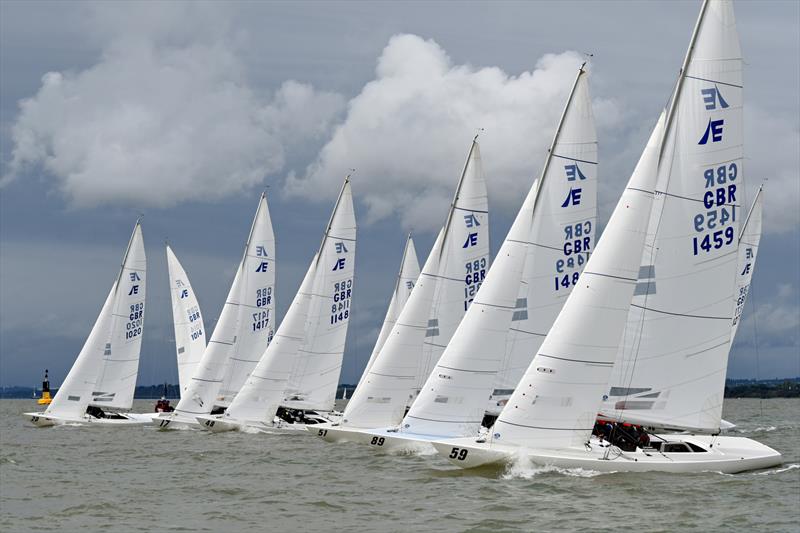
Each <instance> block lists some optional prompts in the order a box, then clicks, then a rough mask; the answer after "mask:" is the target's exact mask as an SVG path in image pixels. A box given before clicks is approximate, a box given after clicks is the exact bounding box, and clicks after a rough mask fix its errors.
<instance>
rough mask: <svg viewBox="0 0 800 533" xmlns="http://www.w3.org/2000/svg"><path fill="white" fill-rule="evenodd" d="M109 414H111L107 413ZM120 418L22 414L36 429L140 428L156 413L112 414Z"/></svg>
mask: <svg viewBox="0 0 800 533" xmlns="http://www.w3.org/2000/svg"><path fill="white" fill-rule="evenodd" d="M109 414H111V413H109ZM113 415H114V416H117V417H121V418H95V417H93V416H88V415H84V416H82V417H80V418H68V417H60V416H57V415H51V414H45V413H23V416H26V417H30V422H31V423H32V424H33V425H34V426H36V427H50V426H59V425H64V424H81V425H87V426H142V425H146V424H149V423H151V422H152V420H153V418H154V417H155V416H157V414H156V413H113Z"/></svg>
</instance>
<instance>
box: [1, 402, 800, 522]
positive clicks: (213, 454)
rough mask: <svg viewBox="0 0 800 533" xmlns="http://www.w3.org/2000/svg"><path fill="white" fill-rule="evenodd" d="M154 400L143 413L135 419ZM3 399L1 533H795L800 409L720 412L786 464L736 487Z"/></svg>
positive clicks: (753, 406)
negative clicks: (166, 423)
mask: <svg viewBox="0 0 800 533" xmlns="http://www.w3.org/2000/svg"><path fill="white" fill-rule="evenodd" d="M153 404H154V401H137V402H136V405H135V409H134V411H135V412H146V411H150V410H152V407H153ZM36 409H37V406H36V405H35V402H33V401H32V400H2V401H0V444H1V447H0V531H4V532H17V531H59V530H60V531H80V532H89V531H110V530H115V531H324V532H327V531H380V532H394V531H577V530H583V531H614V532H626V533H627V532H631V531H637V532H641V531H646V532H657V531H703V532H705V531H769V532H777V531H794V532H797V531H800V400H797V399H792V400H788V399H772V400H763V401H761V400H757V399H741V400H726V402H725V411H724V417H725V419H726V420H730V421H732V422H734V423H736V424H737V427H736V429H734V430H733V431H732V433H731V434H733V435H742V436H746V437H750V438H753V439H756V440H758V441H760V442H763V443H765V444H767V445H769V446H771V447H773V448H775V449H777V450H779V451H780V452H781V453H782V454H783V456H784V464H783V466H781V467H778V468H772V469H769V470H765V471H759V472H750V473H743V474H736V475H724V474H720V473H713V472H708V473H701V474H690V475H686V474H680V475H678V474H655V473H650V474H622V473H617V474H601V473H598V472H593V471H587V470H580V469H577V470H561V469H557V468H547V467H537V466H533V465H525V464H516V465H510V466H507V467H494V468H482V469H475V470H471V471H465V470H460V469H458V468H456V467H454V466H451V465H450V464H449V463H448V462H447V461H445V460H444V459H442V458H440V457H439V456H438V455H435V454H433V453H428V454H425V453H421V454H417V455H392V454H387V453H381V452H379V451H377V450H375V449H373V448H370V447H368V446H359V445H355V444H327V443H325V442H323V441H322V440H320V439H317V438H315V437H313V436H312V435H310V434H307V433H305V432H300V433H298V434H276V435H264V434H260V435H252V434H243V433H236V432H233V433H219V434H214V433H209V432H203V431H192V430H187V431H170V432H159V431H156V430H155V429H153V428H151V427H128V428H120V427H117V428H109V427H106V428H103V427H97V426H95V427H78V426H61V427H55V428H44V429H43V428H35V427H33V426H32V425H30V424H29V423H28V422H27V420H26V419H25V418H23V417H22V416H21V413H22V412H24V411H33V410H36Z"/></svg>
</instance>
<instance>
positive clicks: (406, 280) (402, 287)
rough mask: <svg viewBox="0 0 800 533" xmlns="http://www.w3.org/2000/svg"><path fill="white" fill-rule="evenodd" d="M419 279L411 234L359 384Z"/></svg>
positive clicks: (415, 252)
mask: <svg viewBox="0 0 800 533" xmlns="http://www.w3.org/2000/svg"><path fill="white" fill-rule="evenodd" d="M418 278H419V260H418V259H417V250H416V248H415V247H414V239H412V238H411V234H410V233H409V234H408V238H407V239H406V245H405V248H404V249H403V259H402V261H400V272H398V274H397V281H396V282H395V285H394V291H393V292H392V298H391V300H390V301H389V308H388V309H387V310H386V317H384V319H383V325H382V326H381V330H380V332H379V333H378V340H377V341H376V342H375V346H374V347H373V348H372V354H370V356H369V360H368V361H367V366H366V367H365V368H364V372H363V373H362V375H361V379H359V384H361V381H362V380H363V379H364V376H366V375H367V373H368V372H369V369H370V368H372V363H373V362H374V361H375V358H376V357H377V356H378V353H380V351H381V348H383V345H384V344H385V343H386V338H387V337H388V336H389V333H390V332H391V331H392V328H394V325H395V323H397V317H398V316H400V311H402V310H403V307H405V305H406V302H407V301H408V298H409V296H411V291H412V290H413V289H414V285H415V284H416V283H417V279H418Z"/></svg>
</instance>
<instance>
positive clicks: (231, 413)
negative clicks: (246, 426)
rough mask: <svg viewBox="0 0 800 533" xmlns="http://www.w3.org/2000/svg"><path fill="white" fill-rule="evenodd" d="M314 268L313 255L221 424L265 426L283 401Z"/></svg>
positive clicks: (302, 334) (301, 337) (302, 336)
mask: <svg viewBox="0 0 800 533" xmlns="http://www.w3.org/2000/svg"><path fill="white" fill-rule="evenodd" d="M316 264H317V257H316V255H315V256H314V259H313V260H312V261H311V265H309V267H308V271H307V272H306V275H305V277H304V278H303V282H302V283H301V284H300V288H299V289H298V291H297V294H296V295H295V297H294V300H292V305H290V306H289V310H288V311H287V312H286V316H285V317H284V319H283V321H281V324H280V326H278V330H277V332H276V333H275V336H274V338H273V339H272V342H270V343H269V346H268V347H267V349H266V351H265V352H264V355H263V356H262V357H261V360H260V361H259V362H258V364H257V365H256V367H255V369H253V372H252V373H251V374H250V376H249V377H248V378H247V381H246V382H245V384H244V386H243V387H242V389H241V390H240V391H239V393H238V394H237V395H236V397H235V398H234V399H233V401H232V402H231V404H230V406H229V407H228V408H227V409H226V410H225V414H224V417H223V418H224V419H225V420H237V421H243V422H249V423H253V422H256V423H258V422H261V423H269V422H271V421H272V419H273V418H274V416H275V412H276V411H277V410H278V407H279V406H280V404H281V401H282V400H283V396H284V391H285V390H286V383H287V382H288V380H289V374H290V373H291V370H292V367H293V364H294V360H295V356H296V354H297V352H298V350H299V349H300V347H301V346H302V345H303V341H304V339H305V326H306V320H307V318H308V308H309V305H310V303H311V300H312V298H313V297H314V295H313V294H312V292H311V289H312V284H313V281H314V277H315V276H314V274H315V272H316Z"/></svg>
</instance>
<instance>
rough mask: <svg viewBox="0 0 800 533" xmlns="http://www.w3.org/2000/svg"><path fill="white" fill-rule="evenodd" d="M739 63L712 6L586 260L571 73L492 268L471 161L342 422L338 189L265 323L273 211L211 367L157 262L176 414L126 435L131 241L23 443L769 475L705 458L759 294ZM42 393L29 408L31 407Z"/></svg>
mask: <svg viewBox="0 0 800 533" xmlns="http://www.w3.org/2000/svg"><path fill="white" fill-rule="evenodd" d="M742 86H743V81H742V57H741V51H740V48H739V40H738V34H737V31H736V22H735V17H734V13H733V6H732V2H731V1H730V0H705V1H704V2H703V4H702V7H701V10H700V14H699V16H698V19H697V23H696V25H695V28H694V31H693V34H692V37H691V41H690V44H689V48H688V51H687V53H686V56H685V59H684V62H683V65H682V68H681V70H680V73H679V76H678V80H677V83H676V85H675V87H674V90H673V93H672V95H671V98H670V100H669V103H668V105H667V107H666V109H665V110H664V111H663V112H662V113H661V116H660V117H659V118H658V120H657V121H656V123H655V126H654V127H653V130H652V133H651V135H650V137H649V139H648V141H647V144H646V146H645V147H644V150H643V151H642V154H641V157H640V159H639V161H638V163H637V165H636V167H635V168H634V170H633V172H632V174H631V177H630V179H629V180H628V183H627V185H626V187H625V189H624V191H623V193H622V195H621V197H620V199H619V201H618V202H617V204H616V208H615V209H614V211H613V213H612V215H611V217H610V219H609V221H608V223H607V225H606V227H605V229H604V231H603V233H602V237H601V238H600V239H599V241H597V238H598V228H597V178H598V173H597V168H598V150H597V145H598V141H597V135H596V132H595V125H594V117H593V114H592V101H591V98H590V95H589V85H588V73H587V70H586V66H585V64H584V65H582V66H581V67H580V69H579V70H578V73H577V75H576V78H575V81H574V83H573V85H572V89H571V91H570V92H569V96H568V99H567V102H566V105H565V107H564V110H563V113H562V115H561V118H560V121H559V123H558V125H557V127H556V129H555V134H554V137H553V141H552V144H551V145H550V148H549V149H548V151H547V154H546V157H545V162H544V166H543V169H542V172H541V174H540V176H539V177H538V178H537V179H536V180H534V182H533V184H532V186H531V188H530V190H529V192H528V194H527V196H526V198H525V200H524V202H523V204H522V206H521V208H520V210H519V212H518V214H517V216H516V218H515V220H514V222H513V224H512V226H511V228H510V230H509V232H508V235H507V237H506V239H505V241H504V242H503V243H502V246H501V247H500V249H499V252H498V254H497V257H496V258H495V260H494V262H493V265H492V266H491V268H490V257H489V204H488V196H487V190H486V180H485V177H484V174H483V167H482V160H481V152H480V146H479V144H478V142H477V136H476V137H475V139H473V141H472V143H471V145H470V148H469V153H468V155H467V159H466V162H465V164H464V167H463V170H462V172H461V174H460V177H459V180H458V183H457V186H456V191H455V194H454V196H453V201H452V203H451V205H450V207H449V209H448V211H447V214H446V217H445V220H444V224H443V226H442V227H441V230H440V231H439V233H438V235H437V238H436V241H435V243H434V245H433V247H432V249H431V250H430V252H429V254H428V257H427V259H426V261H425V263H424V265H423V267H422V269H421V270H420V266H419V262H418V260H417V253H416V249H415V246H414V242H413V240H412V238H411V236H410V235H409V236H408V237H407V239H406V241H405V246H404V250H403V254H402V260H401V265H400V270H399V272H398V275H397V278H396V280H395V284H394V290H393V292H392V293H391V299H390V302H389V306H388V309H387V311H386V315H385V318H384V321H383V324H382V327H381V329H380V331H379V333H378V336H377V339H376V342H375V344H374V348H373V350H372V353H371V355H370V357H369V360H368V361H367V364H366V367H365V369H364V372H363V375H362V376H361V378H360V380H359V382H358V385H357V387H356V389H355V391H354V392H353V394H352V397H351V398H350V399H349V401H348V403H347V406H346V407H345V409H344V412H343V413H339V412H336V411H335V409H334V401H335V395H336V389H337V386H338V383H339V378H340V373H341V369H342V362H343V357H344V352H345V341H346V338H347V330H348V325H349V323H350V320H351V315H352V312H353V307H352V298H353V295H354V292H353V291H354V275H355V251H356V230H357V228H356V220H355V210H354V206H353V196H352V192H351V184H350V177H349V176H348V177H347V178H345V180H344V183H343V184H342V187H341V190H340V192H339V195H338V197H337V199H336V202H335V205H334V208H333V212H332V214H331V217H330V220H329V222H328V224H327V226H326V228H325V232H324V235H323V238H322V242H321V244H320V246H319V248H318V249H317V251H316V253H315V254H314V256H313V258H312V260H311V263H310V264H309V266H308V269H307V271H306V273H305V275H304V277H303V279H302V282H301V284H300V287H299V288H298V290H297V293H296V294H295V296H294V299H293V300H292V302H291V305H290V306H289V308H288V311H287V313H286V316H285V317H284V318H283V320H282V321H281V322H280V325H278V324H277V323H276V316H275V287H276V285H275V282H276V277H275V273H276V245H275V236H274V232H273V228H272V221H271V217H270V213H269V208H268V205H267V198H266V194H262V195H261V198H260V199H259V203H258V207H257V210H256V214H255V216H254V219H253V223H252V226H251V229H250V233H249V235H248V238H247V241H246V244H245V248H244V253H243V255H242V258H241V260H240V261H239V264H238V268H237V270H236V273H235V276H234V279H233V282H232V284H231V287H230V290H229V293H228V296H227V298H226V300H225V304H224V306H223V308H222V311H221V313H220V316H219V320H218V321H217V323H216V326H215V327H214V329H213V333H212V334H211V336H210V340H209V341H208V343H206V338H207V334H206V329H205V325H204V322H203V316H202V314H201V311H200V306H199V303H198V300H197V297H196V295H195V293H194V291H193V289H192V286H191V284H190V282H189V279H188V276H187V275H186V272H185V270H184V269H183V267H182V265H181V263H180V262H179V261H178V259H177V257H176V256H175V254H174V253H173V251H172V249H171V248H170V247H169V245H167V247H166V253H167V265H168V270H169V281H170V293H171V302H172V315H173V325H174V332H175V350H176V358H177V367H178V378H179V382H180V392H181V394H180V396H181V398H180V401H179V403H178V404H177V406H176V408H175V409H174V411H170V412H160V413H146V414H136V413H131V412H130V409H131V407H132V403H133V393H134V388H135V385H136V379H137V375H138V369H139V358H140V351H141V341H142V336H143V334H144V315H145V292H146V291H145V278H146V271H147V265H146V257H145V250H144V243H143V237H142V230H141V224H140V221H138V220H137V222H136V225H135V227H134V230H133V233H132V235H131V238H130V240H129V242H128V247H127V249H126V251H125V254H124V257H123V261H122V266H121V268H120V271H119V273H118V275H117V278H116V280H115V281H114V283H113V284H112V287H111V290H110V292H109V294H108V296H107V298H106V300H105V302H104V304H103V306H102V308H101V310H100V314H99V315H98V317H97V320H96V322H95V324H94V327H93V328H92V330H91V332H90V333H89V336H88V338H87V340H86V342H85V344H84V346H83V348H82V349H81V351H80V353H79V354H78V357H77V359H76V360H75V363H74V364H73V366H72V368H71V370H70V372H69V373H68V375H67V376H66V378H65V379H64V381H63V383H62V385H61V387H60V388H59V389H58V391H57V393H56V394H55V396H54V397H53V398H52V401H51V402H50V403H49V405H47V407H46V409H45V410H44V411H43V412H33V413H26V416H27V417H29V419H30V421H31V422H32V423H33V424H34V425H36V426H39V427H45V426H53V425H59V424H99V425H120V426H122V425H133V424H147V423H152V424H153V425H154V426H155V427H157V428H158V429H162V430H164V429H205V430H209V431H211V432H215V433H216V432H223V431H232V430H238V431H245V432H267V433H273V432H284V431H292V432H297V431H302V430H308V431H310V432H311V433H312V434H314V435H316V436H318V437H320V438H321V439H323V440H325V441H327V442H331V443H337V442H355V443H362V444H366V445H371V446H373V447H375V448H378V449H383V450H386V449H411V450H414V449H418V448H419V447H421V446H422V447H427V448H431V447H433V449H435V450H436V451H437V452H439V453H440V454H442V455H443V456H444V457H445V458H447V459H448V460H449V461H450V462H451V463H453V464H455V465H457V466H459V467H463V468H470V467H475V466H481V465H484V464H490V463H504V462H511V461H519V460H524V461H530V462H533V463H536V464H541V465H554V466H558V467H566V468H572V467H580V468H585V469H590V470H597V471H623V472H642V471H664V472H679V473H682V472H699V471H706V470H713V471H722V472H727V473H736V472H741V471H745V470H753V469H760V468H767V467H771V466H774V465H778V464H780V463H781V461H782V457H781V455H780V453H779V452H777V451H775V450H773V449H771V448H769V447H767V446H765V445H763V444H760V443H758V442H756V441H753V440H751V439H746V438H741V437H732V436H727V435H721V434H720V433H721V432H722V431H723V430H724V429H725V428H726V427H728V426H729V424H728V423H727V422H725V421H724V420H722V403H723V392H724V383H725V376H726V372H727V366H728V356H729V352H730V348H731V345H732V343H733V341H734V338H735V335H736V332H737V329H738V326H739V322H740V319H741V315H742V311H743V308H744V303H745V302H746V299H747V296H748V292H749V287H750V283H751V281H752V276H753V272H754V269H755V262H756V258H757V255H758V247H759V244H760V238H761V227H762V210H763V191H762V189H759V190H758V192H757V193H756V195H755V198H754V199H753V201H752V204H751V205H750V206H749V209H746V210H745V203H744V201H743V200H744V192H745V178H746V174H745V172H744V169H743V168H742V161H743V158H744V149H743V136H742V130H743V128H742V109H743V98H742ZM47 385H48V384H46V386H45V388H47Z"/></svg>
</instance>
